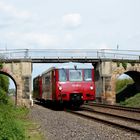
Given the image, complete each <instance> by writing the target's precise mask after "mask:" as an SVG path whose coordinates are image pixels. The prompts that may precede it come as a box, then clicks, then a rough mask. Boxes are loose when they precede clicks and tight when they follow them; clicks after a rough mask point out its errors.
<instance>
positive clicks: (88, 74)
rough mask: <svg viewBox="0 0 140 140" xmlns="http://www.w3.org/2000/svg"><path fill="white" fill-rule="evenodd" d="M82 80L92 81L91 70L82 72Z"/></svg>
mask: <svg viewBox="0 0 140 140" xmlns="http://www.w3.org/2000/svg"><path fill="white" fill-rule="evenodd" d="M84 80H85V81H92V70H91V69H86V70H84Z"/></svg>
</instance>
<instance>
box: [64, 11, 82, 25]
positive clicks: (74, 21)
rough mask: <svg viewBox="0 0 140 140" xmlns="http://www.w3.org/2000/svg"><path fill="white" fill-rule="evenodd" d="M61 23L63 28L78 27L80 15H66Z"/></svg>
mask: <svg viewBox="0 0 140 140" xmlns="http://www.w3.org/2000/svg"><path fill="white" fill-rule="evenodd" d="M62 21H63V24H64V26H65V27H68V28H73V27H78V26H79V25H80V24H81V15H80V14H79V13H72V14H67V15H64V16H63V17H62Z"/></svg>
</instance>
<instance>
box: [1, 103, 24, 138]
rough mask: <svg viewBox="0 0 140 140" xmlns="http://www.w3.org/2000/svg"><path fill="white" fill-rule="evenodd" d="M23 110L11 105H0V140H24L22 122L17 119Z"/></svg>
mask: <svg viewBox="0 0 140 140" xmlns="http://www.w3.org/2000/svg"><path fill="white" fill-rule="evenodd" d="M23 112H24V113H25V111H24V109H22V108H16V107H15V106H13V105H11V104H9V103H8V104H7V105H5V104H0V140H25V129H24V127H23V122H22V121H21V120H20V119H18V118H19V117H21V116H22V115H23Z"/></svg>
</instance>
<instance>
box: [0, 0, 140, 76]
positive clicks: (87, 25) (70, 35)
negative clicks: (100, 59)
mask: <svg viewBox="0 0 140 140" xmlns="http://www.w3.org/2000/svg"><path fill="white" fill-rule="evenodd" d="M117 45H118V46H119V49H134V50H140V0H0V49H2V48H4V49H5V48H7V49H11V48H13V49H21V48H24V49H27V48H28V49H33V48H36V49H41V48H46V49H53V48H54V49H55V48H57V49H76V48H77V49H86V48H87V49H108V48H109V49H116V48H117ZM51 65H52V64H50V65H47V67H49V66H51ZM47 67H46V65H43V64H40V65H34V71H33V77H34V76H36V75H37V74H38V73H40V72H41V71H44V70H45V69H46V68H47Z"/></svg>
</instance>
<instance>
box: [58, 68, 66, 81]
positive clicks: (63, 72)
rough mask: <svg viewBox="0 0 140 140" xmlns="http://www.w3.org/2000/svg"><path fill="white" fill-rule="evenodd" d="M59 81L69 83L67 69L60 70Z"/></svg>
mask: <svg viewBox="0 0 140 140" xmlns="http://www.w3.org/2000/svg"><path fill="white" fill-rule="evenodd" d="M59 81H61V82H65V81H67V74H66V70H65V69H60V70H59Z"/></svg>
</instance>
